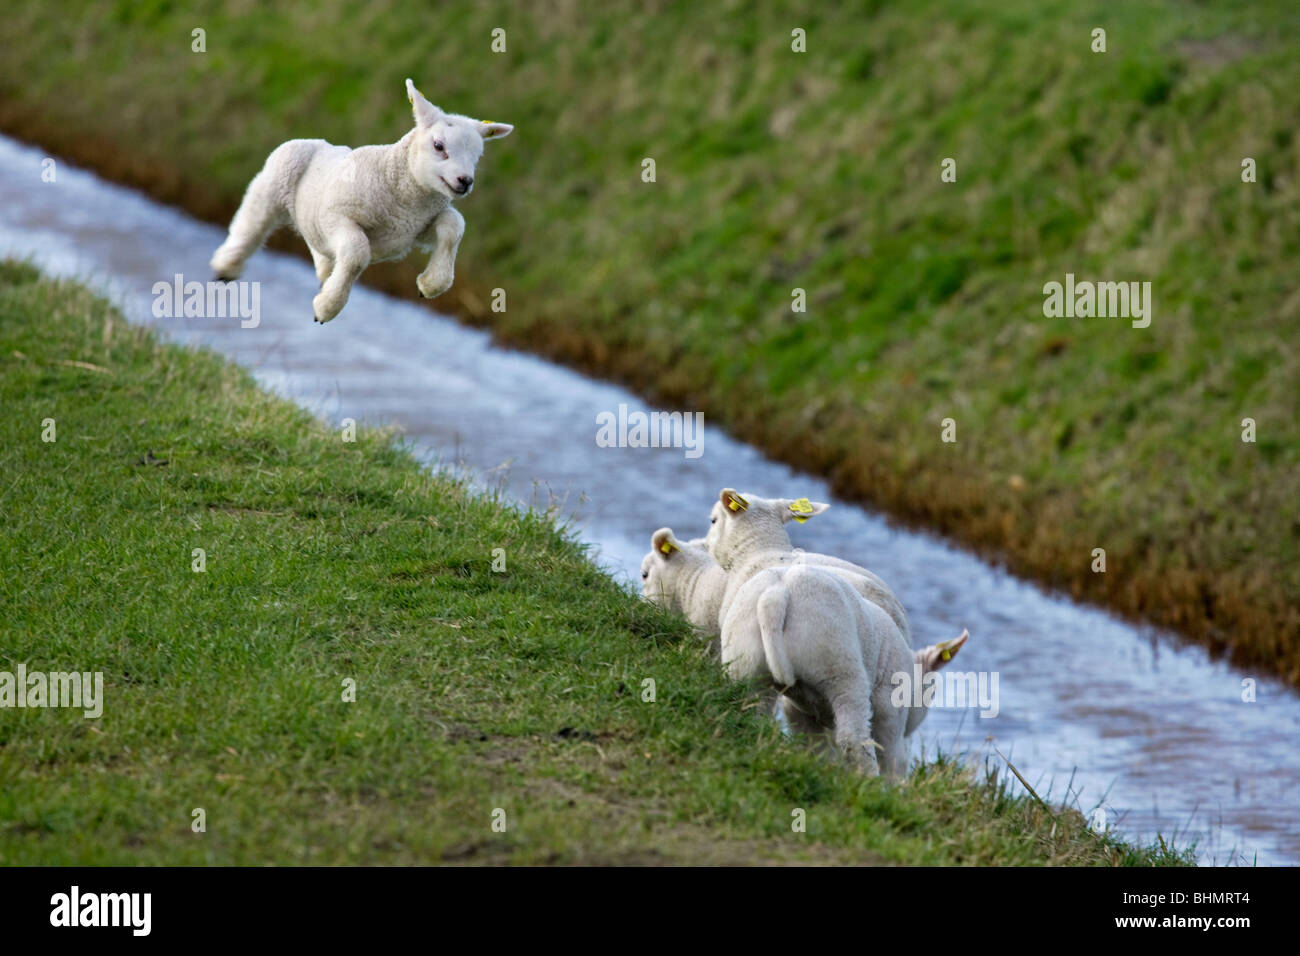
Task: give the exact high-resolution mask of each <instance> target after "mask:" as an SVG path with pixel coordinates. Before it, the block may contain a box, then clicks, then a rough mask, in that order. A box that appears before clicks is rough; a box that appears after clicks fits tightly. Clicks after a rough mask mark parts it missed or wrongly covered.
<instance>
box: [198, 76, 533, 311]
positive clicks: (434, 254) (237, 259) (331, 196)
mask: <svg viewBox="0 0 1300 956" xmlns="http://www.w3.org/2000/svg"><path fill="white" fill-rule="evenodd" d="M406 95H407V98H408V99H409V100H410V101H411V107H412V110H413V111H414V115H415V127H414V128H413V129H412V130H411V131H410V132H408V133H407V134H406V135H405V136H403V137H402V138H401V139H400V140H398V141H397V142H396V143H392V144H389V145H386V146H362V147H360V148H358V149H349V148H348V147H346V146H334V145H332V144H330V143H327V142H326V141H325V140H323V139H291V140H289V141H288V142H286V143H282V144H281V145H280V146H278V147H276V148H275V149H274V150H273V151H272V152H271V155H270V156H269V157H267V160H266V165H264V166H263V167H262V171H261V172H259V173H258V174H257V175H256V176H254V177H253V181H252V182H250V183H249V184H248V190H247V191H246V192H245V193H244V200H243V202H242V203H241V204H240V206H239V210H238V212H236V213H235V218H234V219H232V220H231V222H230V234H229V236H227V237H226V241H225V242H223V243H222V244H221V246H220V248H218V249H217V251H216V253H215V254H214V255H213V257H212V262H211V265H212V269H213V271H214V273H215V274H216V277H217V278H218V279H219V280H222V281H230V280H233V279H236V278H238V277H239V274H240V273H241V272H242V271H243V268H244V263H245V262H246V261H247V260H248V258H249V256H251V255H252V254H253V253H254V252H256V251H257V250H258V249H259V248H260V247H261V245H262V243H264V242H265V241H266V239H267V237H268V236H270V234H271V233H273V232H274V231H275V230H277V229H279V228H280V227H281V226H286V225H292V226H293V228H294V229H296V230H297V231H298V232H299V233H300V234H301V235H302V237H303V239H305V240H306V242H307V247H308V249H310V250H311V258H312V262H313V263H315V266H316V277H317V278H318V279H319V280H320V283H321V288H320V292H319V293H318V294H317V295H316V297H315V298H314V299H313V300H312V313H313V317H314V319H315V321H317V322H320V323H325V322H328V321H330V320H331V319H333V318H334V317H335V316H336V315H338V314H339V312H341V311H342V310H343V306H344V305H346V304H347V301H348V295H349V294H350V293H351V291H352V283H354V282H355V281H356V280H357V278H358V277H359V276H360V275H361V273H362V272H363V271H365V269H366V267H367V266H368V265H370V264H371V263H372V262H386V261H389V260H394V259H403V258H405V257H406V256H407V255H408V254H409V253H410V251H411V249H412V247H414V248H418V249H420V250H421V251H423V252H429V253H431V256H430V258H429V264H428V266H427V267H426V268H425V270H424V271H423V272H422V273H420V276H419V278H418V279H417V280H416V287H417V288H418V289H419V292H420V295H421V296H423V297H424V298H426V299H432V298H433V297H435V296H437V295H441V294H442V293H443V292H446V291H447V290H448V289H450V288H451V285H452V282H453V281H454V271H455V264H456V250H457V249H458V248H459V246H460V240H461V237H462V236H463V235H464V233H465V219H464V217H463V216H461V214H460V213H459V212H458V211H457V210H456V209H454V208H453V207H452V205H451V204H452V202H453V201H454V200H456V199H461V198H463V197H465V196H468V195H469V193H470V190H471V189H472V188H473V186H474V168H475V166H476V165H477V164H478V160H479V157H480V156H482V155H483V143H484V141H485V140H489V139H500V138H501V137H503V136H509V135H510V133H511V131H512V130H513V129H514V127H513V126H511V125H510V124H508V123H492V122H488V121H487V120H475V119H470V118H469V117H468V116H460V115H458V114H453V113H444V112H443V111H442V110H440V109H439V108H438V107H436V106H434V105H433V104H432V103H430V102H429V101H428V100H427V99H425V98H424V97H423V96H422V95H421V94H420V92H419V90H417V89H416V88H415V84H414V83H412V82H411V81H410V80H409V79H408V80H407V81H406Z"/></svg>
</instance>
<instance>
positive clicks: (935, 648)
mask: <svg viewBox="0 0 1300 956" xmlns="http://www.w3.org/2000/svg"><path fill="white" fill-rule="evenodd" d="M968 637H970V631H968V630H966V629H965V628H963V629H962V632H961V634H960V635H959V636H958V637H954V638H953V639H952V640H951V641H941V642H939V643H938V644H931V645H930V646H929V647H923V648H921V649H920V650H919V651H917V652H916V659H917V660H918V661H920V663H921V673H923V674H928V673H930V672H931V671H937V670H938V669H939V668H941V667H943V665H944V664H947V663H948V662H949V661H950V660H952V659H953V658H954V657H955V656H957V652H958V651H959V650H961V646H962V645H963V644H965V643H966V639H967V638H968Z"/></svg>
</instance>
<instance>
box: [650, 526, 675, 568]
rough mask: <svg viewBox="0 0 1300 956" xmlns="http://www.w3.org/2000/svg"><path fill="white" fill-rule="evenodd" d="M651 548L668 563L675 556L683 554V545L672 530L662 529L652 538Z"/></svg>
mask: <svg viewBox="0 0 1300 956" xmlns="http://www.w3.org/2000/svg"><path fill="white" fill-rule="evenodd" d="M650 547H651V549H652V550H653V551H654V553H655V556H656V557H658V558H659V559H660V560H661V561H667V560H669V559H670V558H672V556H673V555H675V554H681V551H682V543H681V542H680V541H678V540H677V537H676V535H674V534H673V529H672V528H660V529H659V530H658V531H656V532H655V533H654V534H652V535H651V536H650Z"/></svg>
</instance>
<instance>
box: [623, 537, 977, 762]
mask: <svg viewBox="0 0 1300 956" xmlns="http://www.w3.org/2000/svg"><path fill="white" fill-rule="evenodd" d="M641 567H642V574H641V577H642V593H643V594H644V595H645V596H646V598H647V599H648V600H650V601H652V602H653V603H656V604H660V605H661V606H665V607H669V608H672V609H675V610H678V611H680V612H682V613H683V614H685V615H686V617H687V619H688V620H690V621H691V622H692V623H693V624H694V625H695V626H696V627H697V628H699V629H700V630H703V631H705V632H706V633H711V634H718V635H719V636H720V640H719V647H720V651H721V656H722V662H723V664H724V666H726V668H727V671H728V673H729V674H730V675H731V676H732V677H733V678H736V679H752V678H761V677H764V676H767V677H770V678H771V680H772V683H773V684H774V686H776V687H777V688H779V689H780V690H781V692H782V695H781V702H782V706H783V709H784V712H785V713H786V715H787V719H789V720H790V723H791V726H793V727H795V728H796V729H798V730H800V731H803V732H806V733H820V732H823V731H826V730H833V732H834V738H835V742H836V744H837V746H839V747H840V749H841V750H843V751H844V752H846V753H847V754H848V755H849V756H850V758H851V759H852V760H853V761H854V762H855V763H857V764H858V765H860V766H861V767H862V768H863V769H864V770H866V771H867V772H868V773H875V772H877V758H876V755H875V753H874V745H871V744H870V741H872V740H874V741H875V742H876V744H879V746H880V748H881V751H882V757H881V759H882V760H883V763H884V767H885V771H886V773H889V774H892V775H897V774H900V773H901V772H902V771H903V769H904V767H905V764H906V748H905V747H904V745H903V737H904V736H906V735H907V734H909V733H911V732H912V730H914V729H915V728H916V726H917V725H919V724H920V722H921V719H922V718H924V716H925V708H924V707H903V708H897V707H895V706H894V705H893V703H892V700H891V697H892V693H891V691H892V686H893V682H892V676H893V675H894V674H897V673H907V674H908V675H909V676H910V675H911V674H912V673H913V668H914V664H916V665H919V666H920V668H921V670H922V672H923V673H924V672H928V671H932V670H938V669H939V668H940V667H942V666H943V665H944V664H945V663H946V662H947V661H948V660H949V659H951V657H952V655H953V654H955V653H956V652H957V650H958V649H959V648H960V647H961V645H962V644H963V643H964V642H965V640H966V634H965V633H963V634H962V635H961V637H959V638H957V639H956V640H954V641H948V642H945V643H944V644H941V645H931V646H929V647H926V648H924V649H922V650H920V651H917V652H915V653H913V652H912V651H911V649H910V648H909V647H907V645H906V643H905V642H904V641H903V640H902V638H901V635H900V634H899V632H898V628H897V625H896V624H895V623H894V622H893V621H892V620H891V619H890V617H889V616H888V615H887V614H885V612H884V611H883V610H881V609H880V608H879V607H878V606H877V605H875V604H873V603H871V602H869V601H866V600H863V599H862V597H861V596H860V595H859V594H858V592H857V591H856V590H854V588H853V586H852V585H851V584H850V583H849V581H848V580H846V579H845V577H843V576H842V575H839V574H836V573H835V572H834V571H833V570H831V569H828V568H818V567H815V566H812V565H791V566H785V567H779V568H766V569H763V570H761V571H760V572H758V573H757V574H755V575H754V576H753V577H751V578H750V579H749V580H748V581H747V582H745V584H744V585H743V586H742V587H740V588H738V589H729V588H728V586H727V585H728V583H729V582H728V578H729V576H728V575H727V573H726V572H725V571H724V570H723V569H722V568H721V567H720V566H719V565H718V564H717V563H716V562H714V561H713V559H712V557H711V556H710V555H709V554H708V552H707V551H705V550H704V549H703V548H700V547H698V546H693V545H692V544H689V543H683V542H681V541H679V540H677V538H676V537H675V536H674V535H673V533H672V530H671V529H669V528H660V529H659V530H658V531H656V532H655V533H654V535H653V536H652V538H651V551H650V554H648V555H646V557H645V559H644V560H643V561H642V565H641ZM724 594H726V595H727V596H728V600H727V602H726V606H725V607H724V606H723V603H724V602H723V595H724Z"/></svg>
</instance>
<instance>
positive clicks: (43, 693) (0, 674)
mask: <svg viewBox="0 0 1300 956" xmlns="http://www.w3.org/2000/svg"><path fill="white" fill-rule="evenodd" d="M0 707H73V708H78V709H80V710H82V712H83V713H82V716H84V717H86V718H88V719H90V720H95V719H97V718H98V717H100V716H101V715H102V714H103V713H104V672H103V671H95V672H93V673H92V672H90V671H85V672H84V673H82V672H78V671H51V672H49V673H48V674H47V673H45V672H44V671H28V670H27V665H26V664H19V665H18V670H17V672H16V673H15V672H12V671H0Z"/></svg>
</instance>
